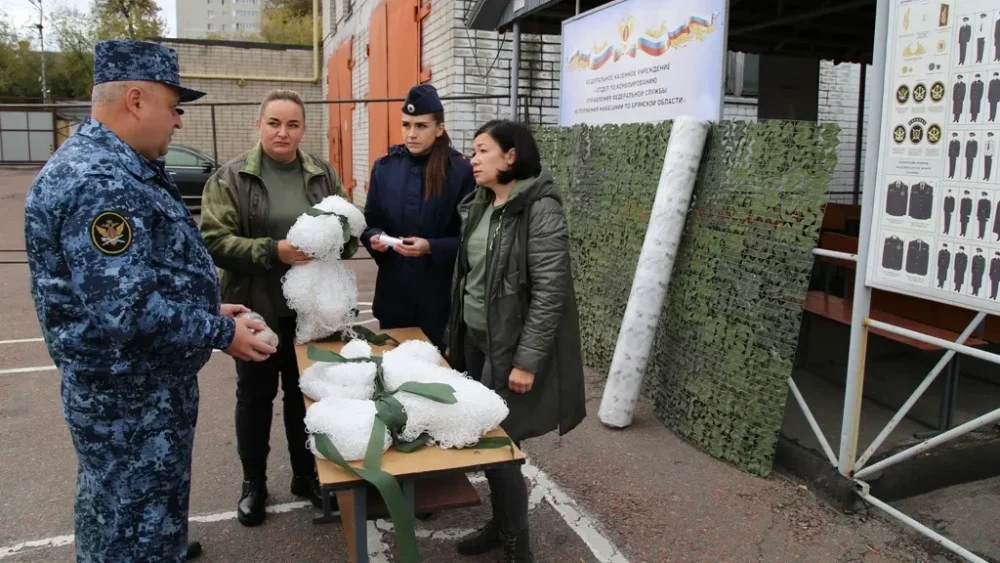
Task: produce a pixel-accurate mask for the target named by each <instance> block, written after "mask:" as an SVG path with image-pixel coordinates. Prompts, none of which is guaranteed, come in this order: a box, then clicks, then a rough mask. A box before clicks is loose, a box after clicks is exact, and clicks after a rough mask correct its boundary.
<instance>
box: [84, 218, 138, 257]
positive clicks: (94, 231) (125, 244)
mask: <svg viewBox="0 0 1000 563" xmlns="http://www.w3.org/2000/svg"><path fill="white" fill-rule="evenodd" d="M90 240H91V241H92V242H93V243H94V246H95V247H97V250H98V251H100V252H101V253H103V254H107V255H109V256H117V255H119V254H121V253H123V252H125V251H126V250H128V249H129V247H130V246H132V224H131V223H129V221H128V219H126V218H125V217H124V216H123V215H122V214H121V213H118V212H117V211H102V212H101V213H98V214H97V216H96V217H94V220H93V221H92V222H91V223H90Z"/></svg>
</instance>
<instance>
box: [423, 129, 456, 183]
mask: <svg viewBox="0 0 1000 563" xmlns="http://www.w3.org/2000/svg"><path fill="white" fill-rule="evenodd" d="M443 122H444V112H443V111H439V112H437V113H435V114H434V123H435V124H439V123H443ZM450 160H451V137H449V136H448V132H447V131H444V132H443V133H441V136H440V137H438V138H437V139H435V140H434V144H433V145H431V151H430V156H429V157H428V160H427V175H426V176H425V178H424V199H430V198H431V197H432V196H438V195H441V192H442V191H444V181H445V178H446V176H447V175H448V162H449V161H450Z"/></svg>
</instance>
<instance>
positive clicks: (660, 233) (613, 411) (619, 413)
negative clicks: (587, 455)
mask: <svg viewBox="0 0 1000 563" xmlns="http://www.w3.org/2000/svg"><path fill="white" fill-rule="evenodd" d="M709 127H710V125H709V123H708V122H707V121H701V120H698V119H695V118H693V117H688V116H681V117H678V118H677V119H675V120H674V122H673V125H672V127H671V130H670V141H669V142H668V144H667V153H666V155H665V156H664V158H663V170H662V171H661V173H660V183H659V185H658V186H657V188H656V196H655V197H654V199H653V209H652V211H651V213H650V216H649V226H648V227H647V228H646V238H645V239H644V240H643V242H642V250H641V252H640V253H639V264H638V265H637V267H636V272H635V277H634V278H633V280H632V290H631V292H630V293H629V299H628V305H627V306H626V308H625V316H624V318H623V319H622V327H621V331H619V333H618V342H617V344H616V345H615V353H614V356H613V357H612V359H611V370H610V373H609V374H608V380H607V382H606V383H605V385H604V396H603V397H602V399H601V407H600V410H599V411H598V417H599V418H600V419H601V422H603V423H604V424H605V425H607V426H610V427H615V428H623V427H626V426H628V425H630V424H632V416H633V414H634V412H635V404H636V402H637V401H638V400H639V393H640V391H641V389H642V380H643V377H644V375H645V373H646V365H647V363H648V361H649V353H650V350H651V349H652V347H653V339H654V338H655V336H656V326H657V324H658V322H659V318H660V310H661V309H662V307H663V300H664V299H665V298H666V296H667V287H668V286H669V284H670V274H671V272H672V271H673V268H674V260H675V259H676V257H677V249H678V247H679V246H680V242H681V235H682V234H683V232H684V223H685V220H686V218H687V211H688V206H689V204H690V202H691V194H692V192H693V191H694V185H695V180H696V179H697V177H698V167H699V164H700V163H701V155H702V152H703V151H704V148H705V140H706V138H707V137H708V131H709Z"/></svg>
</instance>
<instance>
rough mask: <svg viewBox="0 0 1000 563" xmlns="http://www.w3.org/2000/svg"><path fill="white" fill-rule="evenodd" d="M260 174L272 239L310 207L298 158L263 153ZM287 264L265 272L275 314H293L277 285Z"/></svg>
mask: <svg viewBox="0 0 1000 563" xmlns="http://www.w3.org/2000/svg"><path fill="white" fill-rule="evenodd" d="M260 177H261V180H263V182H264V187H265V189H266V190H267V199H268V213H267V221H266V226H267V234H268V236H269V237H271V238H273V239H274V240H276V241H279V240H283V239H284V238H285V237H287V236H288V230H289V229H291V228H292V225H294V224H295V221H296V220H297V219H298V218H299V216H301V215H302V214H303V213H305V212H306V211H307V210H308V209H309V208H310V207H312V204H310V203H309V198H308V197H306V185H305V175H304V173H303V171H302V163H301V162H299V161H298V159H296V160H293V161H292V162H289V163H281V162H278V161H276V160H273V159H271V158H270V157H268V156H267V153H263V154H262V158H261V163H260ZM290 268H291V266H289V265H288V264H282V263H279V264H278V265H277V266H275V267H274V268H273V269H272V270H271V272H270V273H269V275H268V295H269V296H270V298H271V303H272V305H273V306H274V311H275V313H276V314H277V316H279V317H292V316H295V312H294V311H292V310H291V309H289V308H288V301H287V300H286V299H285V294H284V291H282V289H281V278H282V276H284V275H285V273H287V272H288V270H289V269H290Z"/></svg>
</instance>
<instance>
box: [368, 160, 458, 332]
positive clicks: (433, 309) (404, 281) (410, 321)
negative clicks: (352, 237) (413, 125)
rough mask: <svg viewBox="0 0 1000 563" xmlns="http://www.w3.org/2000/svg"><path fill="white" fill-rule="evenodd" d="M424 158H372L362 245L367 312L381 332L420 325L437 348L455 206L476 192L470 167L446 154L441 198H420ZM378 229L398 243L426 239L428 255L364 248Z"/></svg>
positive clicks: (450, 268)
mask: <svg viewBox="0 0 1000 563" xmlns="http://www.w3.org/2000/svg"><path fill="white" fill-rule="evenodd" d="M426 168H427V158H426V157H413V156H411V155H410V152H409V150H407V148H406V147H405V146H404V145H394V146H393V147H391V148H390V149H389V153H388V154H387V155H385V156H383V157H382V158H380V159H378V160H376V161H375V165H374V166H373V167H372V173H371V180H370V181H369V184H368V199H367V200H366V202H365V221H366V222H367V224H368V228H367V229H366V230H365V232H364V233H363V234H362V235H361V243H362V244H364V245H365V248H367V249H368V251H369V253H370V254H371V255H372V257H373V258H374V259H375V262H376V264H378V276H377V278H376V280H375V297H374V298H373V300H372V314H373V315H374V316H375V318H377V319H378V320H379V326H380V327H381V328H399V327H410V326H419V327H420V328H421V329H422V330H423V331H424V334H426V335H427V338H428V339H430V341H431V342H433V343H434V344H435V345H438V346H439V347H440V346H443V342H442V338H443V336H444V329H445V326H446V325H447V324H448V315H449V310H450V306H451V281H452V279H451V278H452V274H453V273H454V269H455V260H456V258H457V256H458V239H459V234H460V233H459V231H460V229H461V218H460V217H459V216H458V204H459V202H460V201H462V199H463V198H464V197H465V196H466V195H467V194H468V193H470V192H472V190H473V189H474V188H475V187H476V183H475V180H474V179H473V177H472V165H470V164H469V161H468V160H467V159H466V158H465V157H464V156H462V154H461V153H459V152H458V151H454V150H453V151H452V158H451V162H450V164H449V168H448V174H447V179H446V181H445V185H444V189H443V190H442V192H441V194H440V195H439V196H436V197H432V198H430V199H429V200H425V199H424V177H425V176H424V175H425V171H426ZM381 232H385V233H386V234H388V235H390V236H394V237H398V238H403V237H411V236H412V237H420V238H425V239H427V241H428V242H430V245H431V253H430V255H427V256H421V257H419V258H407V257H405V256H403V255H401V254H398V253H397V252H396V251H395V250H392V249H391V248H390V249H389V250H388V251H386V252H375V251H373V250H372V249H371V237H372V236H374V235H376V234H378V233H381Z"/></svg>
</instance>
